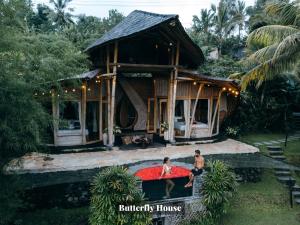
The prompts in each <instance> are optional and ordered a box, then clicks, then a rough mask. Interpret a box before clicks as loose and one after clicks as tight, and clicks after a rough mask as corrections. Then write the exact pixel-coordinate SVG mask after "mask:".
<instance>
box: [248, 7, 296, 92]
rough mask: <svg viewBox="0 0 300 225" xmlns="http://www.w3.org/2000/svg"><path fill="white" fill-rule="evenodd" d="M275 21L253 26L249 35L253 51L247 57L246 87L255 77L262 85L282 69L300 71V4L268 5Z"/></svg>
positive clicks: (266, 9)
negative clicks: (256, 26) (255, 27)
mask: <svg viewBox="0 0 300 225" xmlns="http://www.w3.org/2000/svg"><path fill="white" fill-rule="evenodd" d="M265 13H266V14H267V15H268V16H269V17H271V18H272V17H273V18H274V20H273V23H272V24H268V25H265V26H262V27H259V28H257V29H255V30H253V31H252V32H251V33H250V34H249V36H248V38H247V47H248V50H249V52H250V55H249V56H248V57H247V58H246V59H245V60H244V63H245V65H246V66H248V67H249V68H250V70H249V71H248V72H247V73H246V74H244V75H243V76H242V88H243V89H244V90H245V89H246V87H247V86H248V85H249V83H251V82H252V81H255V82H256V86H257V87H259V86H260V85H262V83H264V82H265V81H268V80H271V79H273V78H274V76H278V75H281V74H282V73H285V72H289V73H294V74H296V73H299V65H300V61H299V59H300V17H299V15H300V4H299V1H294V2H291V3H289V2H276V3H269V4H267V5H266V8H265Z"/></svg>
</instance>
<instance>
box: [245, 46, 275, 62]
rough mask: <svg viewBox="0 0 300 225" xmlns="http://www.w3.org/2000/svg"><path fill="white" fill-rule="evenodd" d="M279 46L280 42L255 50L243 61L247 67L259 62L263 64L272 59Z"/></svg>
mask: <svg viewBox="0 0 300 225" xmlns="http://www.w3.org/2000/svg"><path fill="white" fill-rule="evenodd" d="M277 47H278V44H273V45H270V46H267V47H264V48H262V49H259V50H258V51H256V52H254V53H253V54H251V55H250V56H248V57H247V58H246V59H244V60H243V61H242V63H243V64H244V65H245V66H247V67H253V66H256V65H258V64H261V63H263V62H265V61H267V60H270V59H272V58H273V56H274V54H275V52H276V49H277Z"/></svg>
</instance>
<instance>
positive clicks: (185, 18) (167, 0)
mask: <svg viewBox="0 0 300 225" xmlns="http://www.w3.org/2000/svg"><path fill="white" fill-rule="evenodd" d="M244 1H245V3H246V6H249V5H253V4H254V1H255V0H244ZM32 2H33V4H35V5H36V4H38V3H44V4H47V5H49V0H32ZM218 2H219V0H73V1H72V2H71V3H70V4H69V8H73V9H74V11H73V14H74V15H79V14H85V15H87V16H96V17H107V16H108V11H109V10H110V9H117V10H118V11H119V12H121V13H122V14H123V15H125V16H127V15H128V14H129V13H130V12H132V11H133V10H135V9H139V10H144V11H148V12H154V13H161V14H178V15H179V20H180V21H181V23H182V25H183V26H184V27H186V28H188V27H190V26H191V24H192V18H193V15H199V14H200V10H201V9H205V8H210V5H211V4H217V3H218Z"/></svg>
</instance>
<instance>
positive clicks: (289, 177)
mask: <svg viewBox="0 0 300 225" xmlns="http://www.w3.org/2000/svg"><path fill="white" fill-rule="evenodd" d="M290 179H291V180H293V181H295V179H294V178H293V177H291V176H280V177H277V180H278V181H279V182H281V183H284V184H286V183H287V182H288V181H289V180H290Z"/></svg>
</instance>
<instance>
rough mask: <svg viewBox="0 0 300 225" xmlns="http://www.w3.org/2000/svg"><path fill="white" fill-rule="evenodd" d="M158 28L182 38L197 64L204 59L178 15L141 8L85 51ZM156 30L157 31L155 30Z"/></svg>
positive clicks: (187, 51)
mask: <svg viewBox="0 0 300 225" xmlns="http://www.w3.org/2000/svg"><path fill="white" fill-rule="evenodd" d="M156 28H159V29H161V30H162V31H163V32H165V33H166V34H167V36H169V37H171V38H172V39H174V40H180V42H181V47H182V48H183V49H185V53H186V54H187V55H189V57H190V59H191V60H192V61H194V63H196V64H197V65H199V64H201V63H202V62H203V60H204V56H203V53H202V51H201V49H200V48H199V46H197V45H196V44H195V43H194V42H193V41H192V40H191V39H190V37H189V36H188V34H187V33H186V32H185V30H184V28H183V26H182V25H181V23H180V21H179V19H178V15H173V14H171V15H170V14H169V15H168V14H167V15H166V14H156V13H150V12H145V11H140V10H135V11H133V12H132V13H130V14H129V15H128V16H127V17H126V18H125V19H124V20H122V21H121V22H120V23H119V24H117V25H116V26H115V27H114V28H112V29H111V30H110V31H108V32H106V33H105V34H104V35H103V36H102V37H101V38H99V39H98V40H96V41H95V42H94V43H93V44H91V45H90V46H89V47H88V48H87V49H86V50H85V51H86V52H88V53H89V54H91V53H92V52H94V51H95V50H96V49H99V48H101V47H103V46H105V45H107V44H109V43H112V42H114V41H116V40H123V39H126V38H131V37H135V36H137V35H140V34H144V33H146V32H149V31H151V30H154V29H156ZM154 32H156V31H154Z"/></svg>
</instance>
